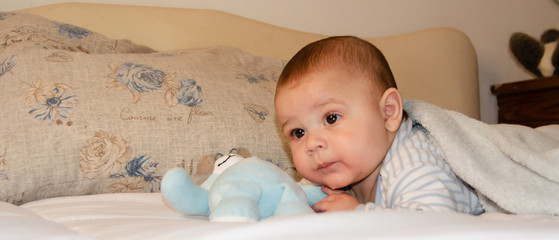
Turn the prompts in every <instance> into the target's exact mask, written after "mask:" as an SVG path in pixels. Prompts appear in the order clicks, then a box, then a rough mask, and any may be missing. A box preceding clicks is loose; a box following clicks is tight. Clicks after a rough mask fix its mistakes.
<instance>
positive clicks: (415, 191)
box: [357, 165, 481, 214]
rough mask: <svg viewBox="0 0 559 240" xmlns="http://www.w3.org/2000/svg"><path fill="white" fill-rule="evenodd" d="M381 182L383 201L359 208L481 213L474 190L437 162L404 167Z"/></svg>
mask: <svg viewBox="0 0 559 240" xmlns="http://www.w3.org/2000/svg"><path fill="white" fill-rule="evenodd" d="M381 185H382V186H380V194H381V195H382V199H383V201H382V202H381V203H377V204H372V203H368V204H365V205H360V206H359V207H358V208H357V209H365V210H379V209H386V208H388V209H408V210H420V211H457V212H463V213H469V214H479V213H481V212H480V211H481V208H480V207H479V204H477V196H475V194H474V193H473V191H472V190H471V189H470V188H468V187H467V186H466V185H465V184H464V183H463V182H462V181H461V180H460V179H458V178H457V177H456V176H455V175H454V174H453V173H452V172H449V171H448V170H445V169H443V168H441V167H439V166H436V165H416V166H413V167H407V168H404V169H401V171H399V172H398V173H397V174H395V175H394V176H392V177H390V178H388V179H386V180H385V181H384V182H382V183H381ZM377 194H378V193H377ZM472 205H473V207H472ZM476 205H477V206H476Z"/></svg>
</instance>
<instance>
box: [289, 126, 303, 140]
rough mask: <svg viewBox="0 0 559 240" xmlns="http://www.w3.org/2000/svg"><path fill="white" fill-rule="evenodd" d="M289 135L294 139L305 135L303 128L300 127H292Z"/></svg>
mask: <svg viewBox="0 0 559 240" xmlns="http://www.w3.org/2000/svg"><path fill="white" fill-rule="evenodd" d="M291 136H293V137H294V138H296V139H299V138H302V137H303V136H305V130H303V129H300V128H297V129H294V130H293V131H291Z"/></svg>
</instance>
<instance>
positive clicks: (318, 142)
mask: <svg viewBox="0 0 559 240" xmlns="http://www.w3.org/2000/svg"><path fill="white" fill-rule="evenodd" d="M327 147H328V145H327V141H326V138H325V137H324V136H323V135H320V134H316V133H307V141H306V148H307V154H309V155H311V154H313V153H316V152H317V151H321V150H324V149H325V148H327Z"/></svg>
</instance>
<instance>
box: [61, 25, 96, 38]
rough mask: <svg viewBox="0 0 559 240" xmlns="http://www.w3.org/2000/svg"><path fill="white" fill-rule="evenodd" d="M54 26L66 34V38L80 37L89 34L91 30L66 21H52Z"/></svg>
mask: <svg viewBox="0 0 559 240" xmlns="http://www.w3.org/2000/svg"><path fill="white" fill-rule="evenodd" d="M54 27H56V28H58V33H60V34H62V35H66V36H68V38H77V39H82V38H84V37H87V36H89V35H90V34H91V33H92V32H91V31H89V30H87V29H85V28H81V27H77V26H74V25H70V24H66V23H57V22H55V23H54Z"/></svg>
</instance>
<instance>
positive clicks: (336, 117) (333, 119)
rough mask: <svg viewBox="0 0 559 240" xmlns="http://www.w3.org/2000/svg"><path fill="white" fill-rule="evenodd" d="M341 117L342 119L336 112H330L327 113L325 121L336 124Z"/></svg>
mask: <svg viewBox="0 0 559 240" xmlns="http://www.w3.org/2000/svg"><path fill="white" fill-rule="evenodd" d="M339 119H340V115H338V114H335V113H330V114H328V115H326V119H325V120H324V121H325V122H326V124H334V123H336V121H338V120H339Z"/></svg>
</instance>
